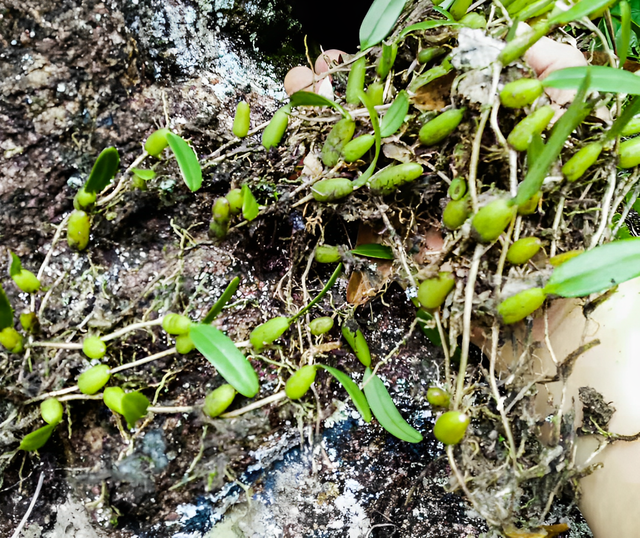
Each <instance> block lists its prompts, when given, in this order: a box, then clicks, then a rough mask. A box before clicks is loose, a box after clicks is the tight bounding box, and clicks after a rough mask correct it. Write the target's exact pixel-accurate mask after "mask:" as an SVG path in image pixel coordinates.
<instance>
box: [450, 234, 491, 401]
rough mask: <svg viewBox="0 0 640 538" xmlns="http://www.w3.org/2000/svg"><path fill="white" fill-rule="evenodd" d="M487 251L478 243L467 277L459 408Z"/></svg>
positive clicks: (458, 386) (458, 387)
mask: <svg viewBox="0 0 640 538" xmlns="http://www.w3.org/2000/svg"><path fill="white" fill-rule="evenodd" d="M484 252H485V247H484V246H482V245H481V244H479V243H478V244H477V245H476V249H475V251H474V252H473V259H472V261H471V267H470V268H469V275H468V277H467V287H466V289H465V299H464V314H463V318H462V349H461V350H460V369H459V370H458V379H457V384H456V398H455V402H454V406H453V408H454V409H456V410H457V409H459V408H460V404H461V402H462V393H463V391H464V376H465V373H466V370H467V363H468V362H469V342H470V340H471V309H472V308H473V296H474V295H475V287H476V278H477V277H478V269H479V267H480V259H481V258H482V255H483V254H484Z"/></svg>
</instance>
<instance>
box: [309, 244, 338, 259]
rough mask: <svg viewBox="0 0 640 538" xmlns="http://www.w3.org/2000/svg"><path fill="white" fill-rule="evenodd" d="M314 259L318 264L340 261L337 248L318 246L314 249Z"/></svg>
mask: <svg viewBox="0 0 640 538" xmlns="http://www.w3.org/2000/svg"><path fill="white" fill-rule="evenodd" d="M315 258H316V261H317V262H318V263H335V262H339V261H340V260H341V259H342V256H341V255H340V250H339V249H338V247H334V246H331V245H320V246H319V247H316V253H315Z"/></svg>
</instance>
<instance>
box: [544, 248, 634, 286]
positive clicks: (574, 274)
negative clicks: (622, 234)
mask: <svg viewBox="0 0 640 538" xmlns="http://www.w3.org/2000/svg"><path fill="white" fill-rule="evenodd" d="M637 276H640V238H633V239H625V240H623V241H614V242H613V243H608V244H606V245H602V246H599V247H596V248H594V249H591V250H588V251H587V252H583V253H582V254H579V255H578V256H576V257H575V258H571V259H570V260H569V261H566V262H564V263H563V264H562V265H559V266H558V267H556V268H555V269H554V270H553V273H552V274H551V278H550V279H549V282H547V285H546V286H545V288H544V291H545V292H546V293H550V294H554V295H559V296H561V297H584V296H586V295H589V294H591V293H598V292H600V291H604V290H607V289H609V288H612V287H614V286H617V285H618V284H621V283H623V282H626V281H627V280H631V279H632V278H635V277H637Z"/></svg>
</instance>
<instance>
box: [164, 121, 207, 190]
mask: <svg viewBox="0 0 640 538" xmlns="http://www.w3.org/2000/svg"><path fill="white" fill-rule="evenodd" d="M167 142H169V147H170V148H171V150H172V151H173V154H174V155H175V156H176V161H177V162H178V166H179V167H180V172H182V178H183V179H184V182H185V183H186V184H187V187H189V190H190V191H191V192H195V191H197V190H198V189H199V188H200V187H201V186H202V169H201V168H200V163H199V162H198V157H196V154H195V152H194V151H193V149H192V147H191V146H190V145H189V144H187V143H186V142H185V141H184V140H183V139H182V138H180V137H179V136H178V135H177V134H173V133H167Z"/></svg>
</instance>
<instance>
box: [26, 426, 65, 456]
mask: <svg viewBox="0 0 640 538" xmlns="http://www.w3.org/2000/svg"><path fill="white" fill-rule="evenodd" d="M55 427H56V425H55V424H47V425H46V426H42V428H38V429H37V430H35V431H33V432H31V433H29V434H27V435H25V436H24V437H23V439H22V441H21V442H20V446H19V447H18V450H26V451H28V452H31V451H33V450H38V449H39V448H42V447H43V446H44V444H45V443H46V442H47V441H48V440H49V437H51V434H52V433H53V430H54V428H55Z"/></svg>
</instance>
